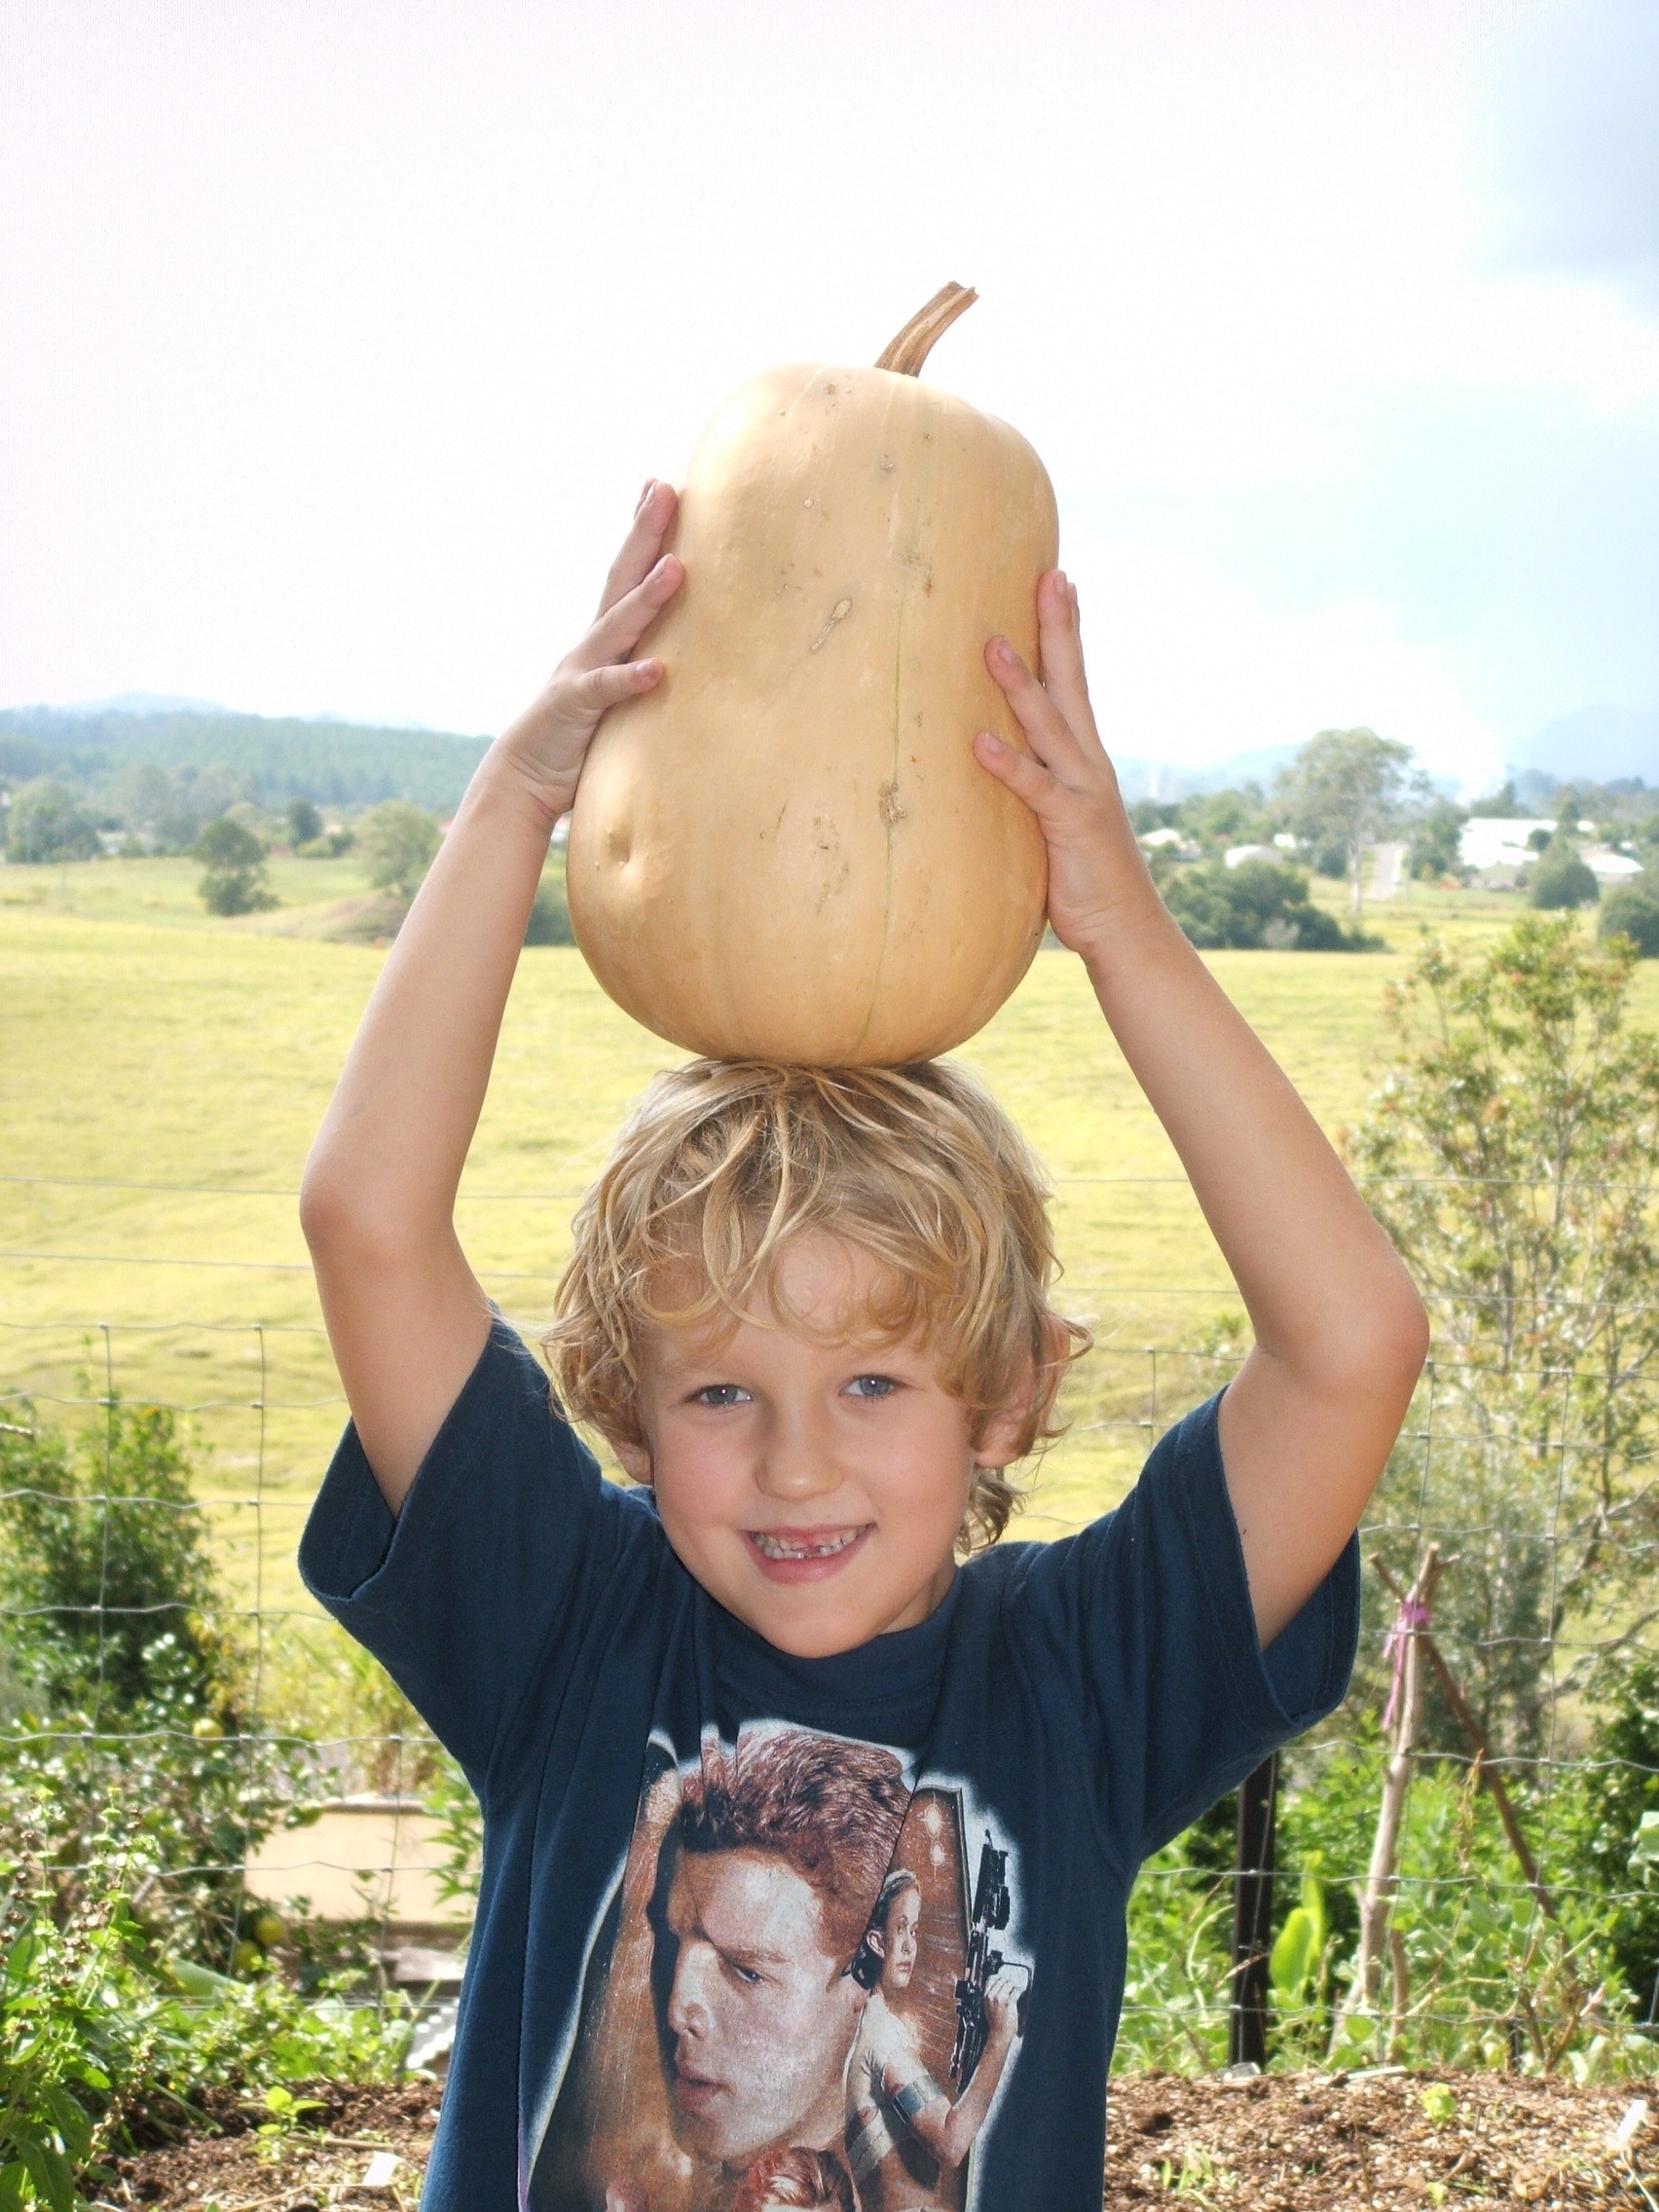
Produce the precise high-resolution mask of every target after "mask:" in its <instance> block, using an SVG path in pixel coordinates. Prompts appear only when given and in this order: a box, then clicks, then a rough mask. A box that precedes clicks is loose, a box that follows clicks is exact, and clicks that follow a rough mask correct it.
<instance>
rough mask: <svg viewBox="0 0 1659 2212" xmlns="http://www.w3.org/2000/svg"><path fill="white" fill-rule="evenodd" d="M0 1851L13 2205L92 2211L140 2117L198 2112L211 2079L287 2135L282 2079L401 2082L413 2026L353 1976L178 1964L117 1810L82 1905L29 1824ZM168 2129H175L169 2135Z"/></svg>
mask: <svg viewBox="0 0 1659 2212" xmlns="http://www.w3.org/2000/svg"><path fill="white" fill-rule="evenodd" d="M18 1846H19V1848H18V1849H17V1850H16V1851H14V1852H13V1853H12V1854H11V1855H10V1856H0V1888H3V1890H4V1892H5V1896H4V1913H3V1916H0V2206H4V2207H6V2208H7V2212H11V2208H13V2207H18V2212H21V2208H23V2207H26V2206H37V2205H50V2206H51V2207H52V2212H89V2206H88V2200H87V2197H86V2196H85V2195H84V2194H83V2190H84V2189H85V2188H86V2187H87V2186H89V2185H90V2186H92V2187H94V2188H98V2201H99V2202H105V2201H107V2196H106V2194H105V2192H104V2190H103V2189H102V2188H99V2187H98V2185H99V2184H100V2183H103V2182H105V2181H107V2180H108V2179H109V2176H108V2175H107V2173H105V2172H104V2171H103V2170H102V2165H101V2161H102V2159H103V2157H105V2155H106V2154H107V2152H108V2151H109V2150H110V2149H112V2148H113V2147H114V2145H115V2144H116V2142H117V2141H118V2140H120V2139H121V2137H122V2135H123V2134H124V2133H125V2132H127V2129H128V2126H129V2123H130V2125H131V2126H132V2127H136V2128H142V2129H143V2130H144V2131H146V2132H152V2133H153V2131H154V2130H155V2128H156V2126H157V2124H158V2123H161V2124H162V2125H164V2126H166V2124H167V2123H168V2122H172V2123H174V2124H176V2121H177V2120H178V2119H179V2118H180V2117H183V2118H185V2119H187V2120H188V2119H191V2118H193V2117H199V2116H197V2115H193V2114H192V2112H191V2109H190V2105H189V2102H188V2100H189V2099H191V2098H193V2097H194V2096H196V2095H197V2094H198V2093H199V2092H200V2091H202V2090H203V2089H206V2088H230V2089H233V2090H239V2091H240V2092H242V2093H243V2094H244V2095H245V2094H247V2093H249V2092H252V2094H253V2095H255V2096H259V2095H261V2094H263V2097H264V2102H265V2104H266V2107H267V2109H268V2110H269V2112H270V2113H271V2115H272V2118H273V2120H274V2121H275V2122H276V2124H277V2127H278V2130H279V2129H280V2127H281V2126H282V2125H284V2124H287V2123H291V2121H292V2120H293V2119H294V2118H295V2116H296V2115H297V2113H298V2112H299V2111H300V2110H301V2109H303V2108H302V2107H301V2106H300V2105H299V2103H298V2102H297V2101H296V2100H295V2099H294V2097H293V2095H292V2092H291V2091H288V2090H286V2089H285V2087H284V2084H286V2083H293V2082H304V2081H311V2080H315V2079H318V2078H322V2077H328V2078H332V2079H337V2080H347V2081H352V2082H387V2081H394V2080H396V2079H397V2077H398V2076H399V2075H400V2074H401V2072H402V2070H403V2066H404V2062H405V2058H406V2055H407V2052H408V2047H409V2038H410V2032H411V2028H412V2025H413V2017H412V2011H411V2008H410V2006H409V2005H408V2003H407V2001H406V2000H404V1999H403V1998H401V1997H399V1996H397V1995H392V1996H389V1997H387V1998H383V1999H382V2001H381V2003H380V2004H379V2005H363V2004H350V2003H348V2002H346V1996H347V1990H348V1984H347V1981H346V1980H345V1979H344V1978H339V1979H336V1980H334V1981H331V1982H328V1983H325V1984H324V1985H323V1986H322V1989H321V1992H320V1994H319V1995H318V1996H316V1997H313V1998H307V1997H304V1996H302V1995H301V1994H300V1993H299V1992H298V1991H296V1990H294V1989H292V1988H290V1987H289V1986H288V1985H287V1984H286V1983H285V1982H284V1981H283V1980H282V1979H281V1978H280V1977H279V1976H278V1975H276V1974H265V1975H262V1976H261V1977H260V1978H259V1979H258V1980H256V1981H251V1982H245V1981H244V1982H237V1981H231V1980H228V1979H226V1978H225V1977H224V1976H223V1975H220V1974H216V1973H212V1972H207V1971H205V1970H203V1969H202V1968H200V1967H195V1966H192V1965H190V1964H189V1963H188V1962H183V1961H177V1962H169V1961H168V1960H167V1959H166V1956H165V1955H164V1954H162V1953H160V1952H158V1950H157V1949H156V1947H155V1945H154V1944H153V1943H152V1942H151V1941H150V1940H148V1938H147V1937H146V1934H145V1931H144V1929H143V1927H142V1925H141V1924H140V1922H139V1921H138V1920H137V1919H136V1918H135V1917H134V1915H133V1912H132V1909H131V1904H130V1897H131V1893H132V1892H133V1890H134V1888H135V1887H137V1886H141V1882H142V1879H143V1875H144V1859H143V1852H142V1849H141V1847H140V1845H139V1844H138V1843H137V1842H136V1841H135V1839H134V1837H133V1835H132V1834H131V1833H130V1832H129V1831H128V1830H126V1829H124V1828H123V1827H122V1825H121V1823H120V1821H119V1820H118V1819H116V1818H112V1819H111V1820H110V1821H108V1822H106V1823H105V1824H104V1825H102V1826H101V1827H100V1829H99V1830H98V1832H97V1834H96V1835H95V1837H94V1838H93V1839H92V1847H91V1853H90V1857H89V1862H88V1865H87V1868H86V1880H85V1884H84V1890H83V1894H82V1897H81V1899H80V1900H79V1901H78V1903H77V1905H76V1906H75V1908H74V1910H73V1911H72V1912H71V1913H70V1914H69V1915H68V1916H67V1917H64V1916H62V1915H60V1914H59V1913H58V1912H57V1910H56V1909H55V1899H54V1893H53V1886H52V1883H51V1881H50V1879H49V1878H48V1873H47V1868H46V1866H45V1863H44V1862H43V1860H42V1856H41V1853H42V1847H43V1837H42V1834H41V1832H40V1830H39V1828H38V1827H34V1826H29V1825H25V1826H24V1828H23V1830H22V1831H21V1833H20V1836H19V1838H18ZM169 2131H170V2130H169Z"/></svg>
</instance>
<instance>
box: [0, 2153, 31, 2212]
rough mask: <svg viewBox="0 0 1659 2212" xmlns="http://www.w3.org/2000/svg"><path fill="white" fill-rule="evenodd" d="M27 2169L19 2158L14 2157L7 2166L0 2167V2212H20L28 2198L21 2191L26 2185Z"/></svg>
mask: <svg viewBox="0 0 1659 2212" xmlns="http://www.w3.org/2000/svg"><path fill="white" fill-rule="evenodd" d="M28 2179H29V2169H28V2167H27V2166H25V2165H24V2164H23V2162H22V2160H21V2159H20V2158H14V2159H13V2160H12V2162H11V2164H10V2165H9V2166H3V2167H0V2212H22V2208H23V2206H24V2205H26V2204H27V2202H28V2198H27V2197H26V2196H25V2195H24V2194H23V2191H24V2190H25V2189H26V2188H27V2187H28Z"/></svg>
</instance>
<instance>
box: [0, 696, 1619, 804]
mask: <svg viewBox="0 0 1659 2212" xmlns="http://www.w3.org/2000/svg"><path fill="white" fill-rule="evenodd" d="M488 744H489V740H488V739H487V738H484V737H466V736H462V735H461V734H460V733H458V732H455V731H451V730H435V729H430V728H427V727H425V726H424V725H420V724H416V725H404V726H382V725H379V724H371V723H364V722H350V721H343V720H338V719H334V718H332V717H329V716H326V715H313V716H283V717H272V716H266V715H243V714H238V713H236V712H235V711H234V710H233V709H231V708H228V707H221V706H216V705H214V704H213V703H211V702H210V701H207V700H203V699H185V698H173V697H166V696H162V695H159V694H156V693H152V692H141V691H129V692H124V693H122V694H120V695H119V696H118V697H115V698H112V699H94V700H89V701H86V702H84V703H82V704H80V705H77V706H73V707H11V708H7V709H4V710H0V778H5V779H7V780H8V781H11V782H21V781H23V780H25V779H27V778H28V777H31V776H47V775H51V776H58V777H61V778H62V779H63V780H64V781H65V782H67V783H70V784H73V785H75V786H77V787H78V788H80V789H81V790H83V791H85V792H86V793H89V794H90V795H93V796H97V797H102V798H107V797H108V796H110V794H112V793H113V792H114V790H115V788H116V786H117V785H118V784H119V782H120V780H121V778H122V775H123V773H124V771H126V770H127V769H129V768H134V767H138V766H141V765H144V764H150V765H153V766H155V767H159V768H165V769H167V770H169V771H170V772H173V773H175V774H176V773H177V772H178V771H181V770H182V771H184V772H186V773H187V774H189V773H197V774H200V773H201V772H202V771H203V770H205V769H208V768H216V769H219V770H222V771H224V772H225V773H226V774H227V775H228V776H229V777H230V779H231V780H233V781H234V782H235V783H236V785H237V786H238V788H239V790H240V791H241V792H242V793H243V795H245V796H246V797H249V798H253V799H256V800H258V801H259V802H260V803H262V804H264V805H266V806H282V805H285V804H286V802H287V801H288V800H289V799H291V798H300V797H304V798H312V799H315V800H316V801H317V803H318V804H319V805H323V806H344V807H351V806H372V805H374V804H375V803H376V802H377V801H379V800H381V799H384V798H410V799H414V800H415V801H416V803H417V804H418V805H421V806H428V807H433V808H436V809H438V810H439V811H440V812H447V811H448V810H449V809H451V808H453V807H455V806H456V805H458V804H459V803H460V799H461V793H462V792H463V791H464V790H465V789H466V785H467V780H468V778H469V777H470V776H471V774H472V771H473V769H474V768H475V767H476V766H477V765H478V762H479V760H480V759H481V758H482V757H483V756H484V753H485V750H486V748H487V746H488ZM1299 750H1300V748H1299V747H1298V746H1295V745H1268V746H1259V747H1257V748H1256V749H1255V750H1254V751H1252V752H1248V753H1234V754H1230V755H1228V756H1226V758H1224V759H1221V760H1215V761H1212V762H1211V763H1210V764H1209V766H1208V767H1204V768H1187V767H1176V766H1173V765H1171V763H1170V762H1168V761H1166V760H1154V759H1150V758H1147V757H1145V756H1137V755H1126V756H1119V758H1118V760H1117V768H1118V774H1119V778H1120V781H1121V782H1122V785H1123V789H1124V797H1125V798H1127V799H1129V800H1131V801H1133V800H1135V799H1141V798H1159V799H1177V798H1185V797H1187V796H1188V795H1189V794H1191V793H1195V792H1210V791H1225V790H1227V789H1229V788H1230V787H1236V786H1238V785H1241V784H1247V783H1256V784H1260V785H1262V786H1263V788H1264V789H1267V788H1271V786H1272V782H1273V779H1274V777H1275V776H1276V775H1277V774H1278V771H1279V770H1280V769H1281V768H1283V767H1285V766H1287V765H1288V764H1289V762H1290V761H1292V760H1293V759H1294V758H1295V757H1296V755H1297V753H1298V751H1299ZM1509 770H1510V773H1511V774H1512V775H1513V776H1514V778H1515V779H1516V781H1517V783H1518V784H1523V783H1524V784H1526V785H1528V786H1529V787H1530V788H1531V789H1534V790H1543V789H1546V788H1549V787H1550V786H1551V785H1553V783H1554V782H1557V781H1566V780H1567V779H1570V778H1575V777H1576V778H1582V779H1586V780H1588V781H1590V782H1593V783H1611V782H1614V781H1616V780H1618V779H1619V778H1622V777H1629V776H1640V777H1641V778H1642V780H1643V781H1644V782H1645V783H1647V784H1650V785H1654V786H1659V711H1655V710H1653V709H1647V708H1637V707H1607V706H1598V707H1584V708H1581V709H1580V710H1579V711H1578V712H1577V713H1576V714H1571V715H1564V716H1562V717H1561V718H1560V719H1557V720H1555V721H1552V722H1550V723H1548V724H1546V726H1545V727H1544V728H1543V729H1541V730H1539V731H1538V733H1537V735H1536V736H1535V737H1533V738H1530V740H1528V741H1527V742H1526V743H1524V744H1522V745H1518V746H1516V747H1515V748H1514V749H1513V751H1512V753H1511V756H1510V761H1509ZM1437 780H1438V779H1437ZM1446 788H1447V789H1448V790H1450V789H1451V788H1452V787H1451V786H1450V785H1448V786H1446Z"/></svg>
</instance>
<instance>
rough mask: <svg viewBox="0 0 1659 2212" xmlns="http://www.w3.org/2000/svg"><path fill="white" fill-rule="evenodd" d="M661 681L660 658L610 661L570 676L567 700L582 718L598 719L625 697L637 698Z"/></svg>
mask: <svg viewBox="0 0 1659 2212" xmlns="http://www.w3.org/2000/svg"><path fill="white" fill-rule="evenodd" d="M661 681H662V663H661V661H660V660H627V661H612V662H609V663H608V664H607V665H606V666H605V667H603V668H589V669H584V670H583V671H582V672H581V673H580V674H579V675H577V674H572V675H571V677H570V679H569V684H570V688H569V691H568V693H567V703H568V705H569V707H570V708H571V709H573V710H574V712H575V713H576V714H577V715H578V716H580V717H581V718H582V719H584V720H585V719H588V718H589V717H591V718H592V719H593V720H595V721H597V720H598V719H599V718H600V716H601V715H603V714H605V713H607V712H608V710H609V709H610V708H612V707H619V706H620V705H621V704H622V702H623V700H624V699H637V698H639V697H640V695H641V693H642V692H645V691H649V690H652V689H653V688H654V687H655V686H656V685H657V684H658V683H660V682H661Z"/></svg>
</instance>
